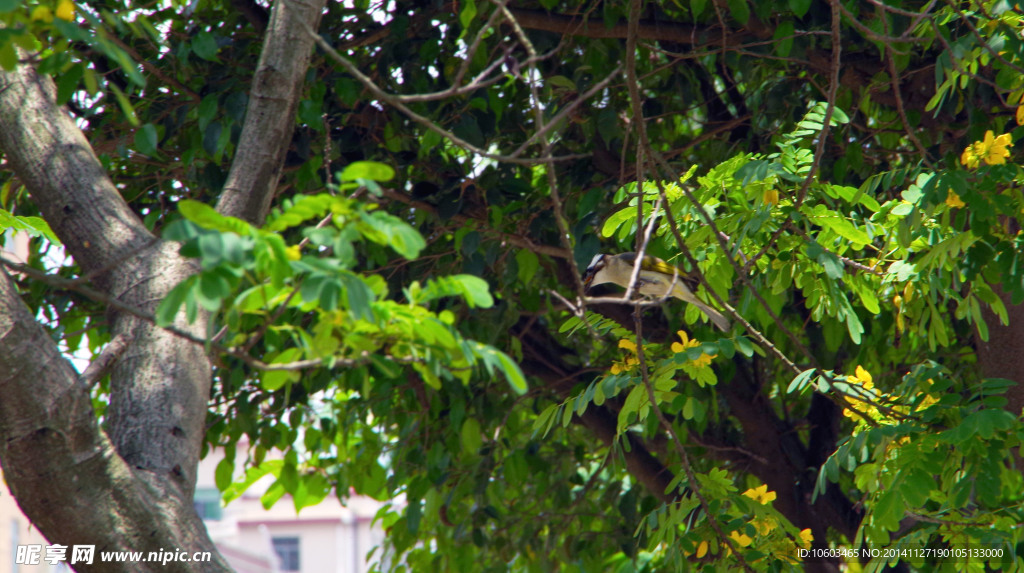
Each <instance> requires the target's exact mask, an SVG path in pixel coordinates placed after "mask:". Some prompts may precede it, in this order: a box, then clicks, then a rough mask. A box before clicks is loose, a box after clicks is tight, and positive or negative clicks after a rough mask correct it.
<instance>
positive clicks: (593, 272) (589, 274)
mask: <svg viewBox="0 0 1024 573" xmlns="http://www.w3.org/2000/svg"><path fill="white" fill-rule="evenodd" d="M610 258H611V255H602V254H598V255H594V259H593V260H591V261H590V266H588V267H587V270H586V271H584V272H583V287H584V288H588V289H589V288H590V287H592V286H594V285H599V284H601V283H606V282H609V279H608V278H606V277H605V274H606V273H605V272H604V271H605V269H606V268H607V267H608V262H609V259H610Z"/></svg>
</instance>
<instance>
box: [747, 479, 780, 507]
mask: <svg viewBox="0 0 1024 573" xmlns="http://www.w3.org/2000/svg"><path fill="white" fill-rule="evenodd" d="M743 495H745V496H747V497H749V498H750V499H752V500H754V501H756V502H757V503H760V504H761V505H768V504H769V503H771V502H773V501H775V498H776V495H775V492H774V491H768V485H767V484H761V485H760V486H758V487H756V488H753V489H748V490H747V491H745V492H743Z"/></svg>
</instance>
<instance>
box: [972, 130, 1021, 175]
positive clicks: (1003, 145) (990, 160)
mask: <svg viewBox="0 0 1024 573" xmlns="http://www.w3.org/2000/svg"><path fill="white" fill-rule="evenodd" d="M1010 147H1013V142H1012V141H1011V140H1010V134H1009V133H1004V134H1002V135H1000V136H999V137H996V136H995V134H994V133H993V132H992V130H991V129H990V130H988V131H986V132H985V138H984V139H983V140H981V141H975V142H974V143H972V144H971V145H968V146H967V148H966V149H964V152H963V153H962V154H961V155H960V163H963V164H964V165H966V166H967V167H968V168H970V169H974V168H975V167H977V166H978V165H980V164H981V162H982V161H984V162H985V163H987V164H988V165H1001V164H1003V163H1006V158H1007V157H1009V156H1010V150H1009V148H1010Z"/></svg>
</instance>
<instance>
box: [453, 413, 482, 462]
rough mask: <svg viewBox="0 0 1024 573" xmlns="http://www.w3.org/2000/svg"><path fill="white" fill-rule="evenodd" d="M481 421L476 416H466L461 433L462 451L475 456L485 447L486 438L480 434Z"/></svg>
mask: <svg viewBox="0 0 1024 573" xmlns="http://www.w3.org/2000/svg"><path fill="white" fill-rule="evenodd" d="M480 432H481V430H480V422H478V421H477V420H476V418H466V421H465V422H463V423H462V430H461V431H460V432H459V435H460V436H461V438H462V451H463V452H465V453H467V454H469V455H473V456H475V455H476V454H477V452H479V451H480V448H481V447H483V444H484V440H483V437H481V435H480Z"/></svg>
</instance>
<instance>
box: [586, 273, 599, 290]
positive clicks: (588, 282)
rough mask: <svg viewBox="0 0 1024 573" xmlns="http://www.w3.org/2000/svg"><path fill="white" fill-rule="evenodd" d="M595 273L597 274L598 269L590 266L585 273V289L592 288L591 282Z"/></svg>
mask: <svg viewBox="0 0 1024 573" xmlns="http://www.w3.org/2000/svg"><path fill="white" fill-rule="evenodd" d="M595 274H597V271H595V270H594V269H593V268H589V269H587V270H586V272H584V273H583V288H584V289H589V288H590V283H592V282H593V281H594V275H595Z"/></svg>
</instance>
